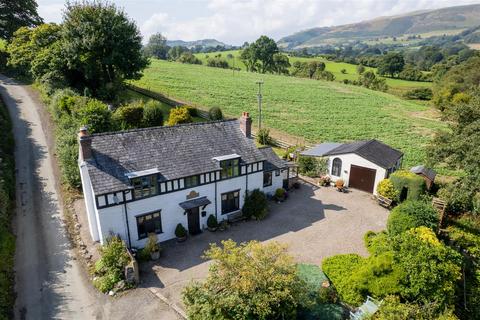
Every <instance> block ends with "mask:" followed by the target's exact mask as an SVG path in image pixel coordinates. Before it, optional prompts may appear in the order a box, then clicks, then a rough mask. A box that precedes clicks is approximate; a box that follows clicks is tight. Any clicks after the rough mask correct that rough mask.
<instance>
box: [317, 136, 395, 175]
mask: <svg viewBox="0 0 480 320" xmlns="http://www.w3.org/2000/svg"><path fill="white" fill-rule="evenodd" d="M347 153H354V154H357V155H359V156H361V157H362V158H365V159H367V160H369V161H371V162H373V163H375V164H376V165H379V166H380V167H382V168H385V169H389V168H391V167H393V166H395V164H396V162H397V161H398V159H400V158H401V157H402V156H403V153H402V152H401V151H398V150H397V149H394V148H392V147H390V146H389V145H386V144H385V143H383V142H380V141H378V140H375V139H372V140H362V141H355V142H352V143H344V144H342V145H340V146H338V147H336V148H335V149H332V150H330V151H328V152H326V153H325V155H340V154H347Z"/></svg>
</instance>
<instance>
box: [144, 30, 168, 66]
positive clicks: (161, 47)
mask: <svg viewBox="0 0 480 320" xmlns="http://www.w3.org/2000/svg"><path fill="white" fill-rule="evenodd" d="M169 49H170V47H169V46H167V38H165V37H164V36H162V34H161V33H156V34H154V35H152V36H151V37H150V39H149V40H148V43H147V45H146V46H145V48H144V50H145V54H146V55H147V56H150V57H154V58H157V59H163V60H165V59H167V56H168V50H169Z"/></svg>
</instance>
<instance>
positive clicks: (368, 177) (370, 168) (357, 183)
mask: <svg viewBox="0 0 480 320" xmlns="http://www.w3.org/2000/svg"><path fill="white" fill-rule="evenodd" d="M301 155H302V156H310V157H323V158H327V159H328V174H329V175H330V177H331V178H332V181H336V180H338V179H342V180H343V181H344V183H345V185H346V186H348V187H351V188H355V189H359V190H363V191H366V192H370V193H374V194H376V189H377V185H378V183H379V182H380V181H381V180H383V179H385V178H387V177H388V176H389V175H390V174H391V173H392V172H394V171H395V170H397V169H398V168H400V166H401V164H402V158H403V153H402V152H401V151H399V150H396V149H394V148H392V147H390V146H389V145H387V144H385V143H383V142H381V141H378V140H375V139H371V140H362V141H355V142H351V143H334V142H326V143H321V144H318V145H316V146H314V147H313V148H310V149H308V150H305V151H304V152H302V153H301Z"/></svg>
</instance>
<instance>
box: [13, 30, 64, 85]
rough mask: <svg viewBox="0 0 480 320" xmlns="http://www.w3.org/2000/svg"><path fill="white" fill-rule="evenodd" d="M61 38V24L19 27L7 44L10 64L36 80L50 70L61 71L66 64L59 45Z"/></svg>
mask: <svg viewBox="0 0 480 320" xmlns="http://www.w3.org/2000/svg"><path fill="white" fill-rule="evenodd" d="M60 39H61V26H59V25H56V24H54V23H50V24H42V25H39V26H38V27H35V28H27V27H22V28H19V29H18V30H17V31H16V32H15V33H14V34H13V37H12V38H11V39H10V42H9V43H8V45H7V52H8V54H9V58H8V65H9V66H11V67H13V68H15V70H16V71H17V72H19V73H20V74H23V75H25V76H33V78H34V79H36V80H40V79H41V78H42V77H43V76H44V75H45V74H47V73H49V72H56V71H59V72H60V73H61V72H62V71H63V69H64V67H65V66H66V64H65V62H64V61H63V59H62V52H61V50H60V47H59V45H60ZM59 76H60V77H61V74H60V75H59Z"/></svg>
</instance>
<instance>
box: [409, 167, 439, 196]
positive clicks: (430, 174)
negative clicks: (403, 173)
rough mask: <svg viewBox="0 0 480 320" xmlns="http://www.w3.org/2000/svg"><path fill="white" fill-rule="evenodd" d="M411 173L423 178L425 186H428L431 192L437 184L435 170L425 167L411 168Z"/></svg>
mask: <svg viewBox="0 0 480 320" xmlns="http://www.w3.org/2000/svg"><path fill="white" fill-rule="evenodd" d="M410 171H411V172H413V173H415V174H416V175H419V176H421V177H422V178H423V179H424V180H425V185H426V186H427V189H428V190H430V188H431V187H432V186H433V183H434V182H435V177H436V176H437V173H436V172H435V170H433V169H430V168H427V167H425V166H424V165H419V166H415V167H413V168H411V169H410Z"/></svg>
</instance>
